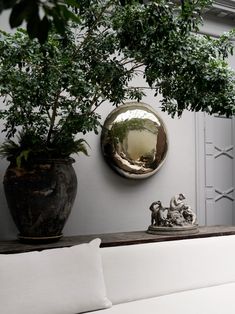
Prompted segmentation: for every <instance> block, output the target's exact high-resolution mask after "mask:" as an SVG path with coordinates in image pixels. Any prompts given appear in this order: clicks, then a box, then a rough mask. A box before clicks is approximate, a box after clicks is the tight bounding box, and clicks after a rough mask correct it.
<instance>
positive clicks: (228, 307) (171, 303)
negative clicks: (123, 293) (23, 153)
mask: <svg viewBox="0 0 235 314" xmlns="http://www.w3.org/2000/svg"><path fill="white" fill-rule="evenodd" d="M234 296H235V283H231V284H226V285H220V286H214V287H208V288H202V289H197V290H189V291H185V292H179V293H174V294H169V295H165V296H159V297H155V298H151V299H145V300H139V301H133V302H129V303H123V304H117V305H114V306H113V307H112V308H110V309H107V310H101V311H97V312H95V313H96V314H234V313H235V301H234Z"/></svg>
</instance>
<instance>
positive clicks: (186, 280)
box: [101, 236, 235, 304]
mask: <svg viewBox="0 0 235 314" xmlns="http://www.w3.org/2000/svg"><path fill="white" fill-rule="evenodd" d="M101 252H102V260H103V270H104V277H105V282H106V288H107V295H108V297H109V299H110V300H111V301H112V303H113V304H118V303H123V302H128V301H133V300H138V299H144V298H149V297H154V296H160V295H164V294H170V293H174V292H179V291H184V290H189V289H197V288H202V287H207V286H214V285H220V284H224V283H228V282H235V267H234V265H235V236H222V237H212V238H203V239H192V240H179V241H167V242H158V243H149V244H138V245H129V246H120V247H110V248H103V249H101Z"/></svg>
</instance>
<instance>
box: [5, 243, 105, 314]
mask: <svg viewBox="0 0 235 314" xmlns="http://www.w3.org/2000/svg"><path fill="white" fill-rule="evenodd" d="M99 245H100V240H99V239H95V240H93V241H91V242H90V243H87V244H81V245H76V246H73V247H71V248H61V249H53V250H45V251H42V252H30V253H22V254H9V255H4V254H2V255H0V313H1V314H75V313H81V312H85V311H92V310H97V309H101V308H105V307H108V306H111V303H110V301H109V300H108V299H107V298H106V291H105V285H104V278H103V270H102V261H101V256H100V249H99Z"/></svg>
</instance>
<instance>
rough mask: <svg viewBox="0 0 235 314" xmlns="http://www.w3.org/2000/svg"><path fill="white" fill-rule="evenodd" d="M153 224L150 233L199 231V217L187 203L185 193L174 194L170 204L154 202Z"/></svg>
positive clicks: (149, 229)
mask: <svg viewBox="0 0 235 314" xmlns="http://www.w3.org/2000/svg"><path fill="white" fill-rule="evenodd" d="M149 209H150V211H151V212H152V213H151V225H150V226H149V228H148V232H149V233H164V234H167V233H169V234H172V233H173V232H176V233H188V232H189V233H192V232H193V233H194V232H197V231H198V229H197V226H198V225H197V218H196V214H195V213H194V212H193V210H192V208H191V207H190V206H189V205H187V204H186V203H185V196H184V194H182V193H180V194H177V195H175V196H173V197H172V198H171V200H170V206H169V207H164V206H162V203H161V201H156V202H153V203H152V204H151V206H150V208H149Z"/></svg>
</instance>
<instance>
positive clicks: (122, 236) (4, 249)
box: [0, 226, 235, 254]
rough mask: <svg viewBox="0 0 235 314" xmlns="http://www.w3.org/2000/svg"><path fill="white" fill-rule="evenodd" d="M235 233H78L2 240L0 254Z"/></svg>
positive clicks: (234, 230) (220, 229)
mask: <svg viewBox="0 0 235 314" xmlns="http://www.w3.org/2000/svg"><path fill="white" fill-rule="evenodd" d="M228 235H235V226H210V227H199V232H198V233H196V234H190V235H189V234H187V235H186V234H185V235H153V234H148V233H146V232H145V231H132V232H119V233H104V234H93V235H78V236H71V237H63V238H62V239H61V240H59V241H58V242H54V243H47V244H46V243H45V244H24V243H20V242H19V241H17V240H9V241H0V254H12V253H22V252H30V251H41V250H45V249H53V248H59V247H68V246H73V245H77V244H81V243H86V242H89V241H91V240H92V239H95V238H100V239H101V240H102V243H101V247H110V246H120V245H132V244H143V243H150V242H162V241H173V240H184V239H193V238H206V237H216V236H228Z"/></svg>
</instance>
